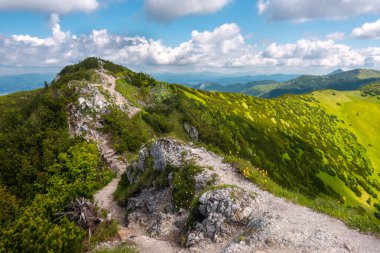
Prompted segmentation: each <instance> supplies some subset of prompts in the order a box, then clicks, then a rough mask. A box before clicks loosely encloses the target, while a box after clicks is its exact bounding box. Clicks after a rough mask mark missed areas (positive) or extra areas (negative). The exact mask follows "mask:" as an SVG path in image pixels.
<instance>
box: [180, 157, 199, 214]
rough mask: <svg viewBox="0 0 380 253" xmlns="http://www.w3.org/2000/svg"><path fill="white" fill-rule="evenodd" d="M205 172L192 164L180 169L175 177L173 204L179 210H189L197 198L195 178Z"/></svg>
mask: <svg viewBox="0 0 380 253" xmlns="http://www.w3.org/2000/svg"><path fill="white" fill-rule="evenodd" d="M202 171H203V169H202V168H200V167H199V166H197V165H194V164H192V163H190V164H187V165H184V166H183V167H181V168H178V169H177V170H176V171H175V172H174V176H173V202H174V204H175V206H176V207H177V208H185V209H188V208H189V207H190V204H191V202H192V200H193V198H194V196H195V176H196V175H198V174H199V173H201V172H202Z"/></svg>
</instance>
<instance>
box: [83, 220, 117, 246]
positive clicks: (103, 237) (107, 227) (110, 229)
mask: <svg viewBox="0 0 380 253" xmlns="http://www.w3.org/2000/svg"><path fill="white" fill-rule="evenodd" d="M117 230H118V223H117V221H115V220H111V221H110V222H103V223H101V224H100V225H99V226H98V227H97V228H96V229H95V231H94V232H93V234H92V236H91V238H90V240H88V241H87V242H86V243H85V248H87V249H92V248H94V247H95V246H96V245H98V244H99V243H101V242H105V241H109V240H111V239H112V238H114V237H115V236H116V234H117Z"/></svg>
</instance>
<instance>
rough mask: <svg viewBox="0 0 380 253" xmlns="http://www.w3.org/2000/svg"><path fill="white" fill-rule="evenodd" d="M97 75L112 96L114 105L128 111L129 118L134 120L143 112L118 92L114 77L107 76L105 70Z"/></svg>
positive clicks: (99, 71) (101, 70)
mask: <svg viewBox="0 0 380 253" xmlns="http://www.w3.org/2000/svg"><path fill="white" fill-rule="evenodd" d="M97 73H98V74H99V75H100V77H101V80H102V86H103V88H104V89H105V90H107V91H108V92H109V94H110V95H111V97H112V101H113V103H115V104H116V105H117V106H118V107H120V108H121V109H123V110H126V111H127V113H128V116H129V118H133V116H135V115H136V114H137V113H139V112H140V111H141V109H140V108H138V107H135V106H133V105H132V103H131V102H129V101H128V100H127V99H126V98H125V97H124V96H123V95H122V94H120V93H119V92H117V91H116V78H115V77H114V76H112V75H109V74H106V73H105V72H104V70H103V69H100V70H98V71H97Z"/></svg>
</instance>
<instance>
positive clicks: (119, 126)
mask: <svg viewBox="0 0 380 253" xmlns="http://www.w3.org/2000/svg"><path fill="white" fill-rule="evenodd" d="M103 131H105V132H108V133H111V134H112V142H113V143H114V147H115V149H116V151H118V152H119V153H122V152H124V151H126V150H129V151H136V150H138V149H139V148H140V147H141V145H142V144H143V143H144V142H146V141H147V140H148V139H149V138H150V133H149V130H148V127H147V125H146V124H145V122H144V121H143V120H142V119H141V117H140V116H139V115H137V116H135V117H133V118H132V119H129V118H128V115H127V114H126V113H124V112H123V111H121V110H120V109H119V108H113V109H112V110H111V112H110V113H109V114H107V115H106V116H105V117H104V128H103Z"/></svg>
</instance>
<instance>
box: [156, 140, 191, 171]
mask: <svg viewBox="0 0 380 253" xmlns="http://www.w3.org/2000/svg"><path fill="white" fill-rule="evenodd" d="M183 152H186V149H185V148H184V146H183V145H181V143H180V142H179V141H177V140H174V139H169V138H162V139H159V140H157V141H156V142H155V143H153V144H152V146H151V149H150V154H151V155H152V157H153V168H154V169H155V170H164V169H165V168H166V166H167V165H172V166H174V167H179V166H181V165H182V163H183V157H182V153H183Z"/></svg>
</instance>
